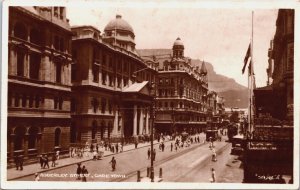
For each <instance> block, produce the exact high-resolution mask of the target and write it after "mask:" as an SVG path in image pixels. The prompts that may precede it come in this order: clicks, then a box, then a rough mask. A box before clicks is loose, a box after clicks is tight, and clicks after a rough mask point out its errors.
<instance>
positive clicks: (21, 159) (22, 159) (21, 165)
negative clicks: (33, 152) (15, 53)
mask: <svg viewBox="0 0 300 190" xmlns="http://www.w3.org/2000/svg"><path fill="white" fill-rule="evenodd" d="M23 162H24V156H23V155H19V156H18V163H19V166H20V170H21V171H22V170H23Z"/></svg>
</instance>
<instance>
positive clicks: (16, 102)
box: [15, 94, 20, 107]
mask: <svg viewBox="0 0 300 190" xmlns="http://www.w3.org/2000/svg"><path fill="white" fill-rule="evenodd" d="M19 102H20V97H19V94H16V96H15V107H19Z"/></svg>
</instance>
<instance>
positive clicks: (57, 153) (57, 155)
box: [56, 150, 60, 160]
mask: <svg viewBox="0 0 300 190" xmlns="http://www.w3.org/2000/svg"><path fill="white" fill-rule="evenodd" d="M59 153H60V152H59V150H58V151H56V160H59Z"/></svg>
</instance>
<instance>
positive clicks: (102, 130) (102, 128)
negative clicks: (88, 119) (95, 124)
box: [100, 122, 105, 139]
mask: <svg viewBox="0 0 300 190" xmlns="http://www.w3.org/2000/svg"><path fill="white" fill-rule="evenodd" d="M100 130H101V131H100V133H101V134H100V135H101V139H103V137H104V132H105V123H104V122H102V123H101V129H100Z"/></svg>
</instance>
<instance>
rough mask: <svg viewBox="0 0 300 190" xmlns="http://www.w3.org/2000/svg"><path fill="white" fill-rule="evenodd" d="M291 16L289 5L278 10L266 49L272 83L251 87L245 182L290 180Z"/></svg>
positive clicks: (292, 41) (291, 111)
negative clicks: (251, 121) (252, 113)
mask: <svg viewBox="0 0 300 190" xmlns="http://www.w3.org/2000/svg"><path fill="white" fill-rule="evenodd" d="M294 17H295V12H294V10H292V9H280V10H279V11H278V16H277V21H276V33H275V36H274V40H273V42H271V48H270V49H269V52H268V55H269V59H270V60H269V68H268V69H267V71H268V72H269V73H268V77H269V76H272V79H273V80H272V84H270V85H268V86H265V87H262V88H257V89H255V90H254V100H255V117H256V118H255V120H254V124H255V127H254V131H253V134H251V139H248V140H247V142H246V143H247V144H246V145H245V155H244V160H243V161H244V182H246V183H274V182H276V180H277V179H278V178H280V177H281V176H283V175H284V176H285V177H286V178H287V179H288V181H289V183H293V168H294V166H295V165H294V159H293V157H294V148H293V144H294V125H293V105H294V103H293V91H294V90H293V88H294V80H293V75H294V22H295V18H294ZM273 63H274V69H273ZM272 71H273V72H272ZM271 72H272V73H271ZM269 82H270V81H269Z"/></svg>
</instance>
